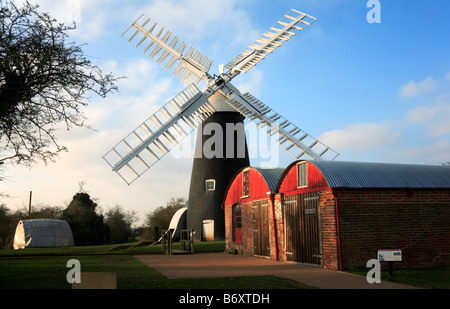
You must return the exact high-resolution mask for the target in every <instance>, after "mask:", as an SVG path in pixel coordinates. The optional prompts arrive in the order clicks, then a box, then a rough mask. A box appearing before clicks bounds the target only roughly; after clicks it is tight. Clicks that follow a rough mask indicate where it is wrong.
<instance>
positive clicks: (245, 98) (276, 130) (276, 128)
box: [227, 93, 339, 160]
mask: <svg viewBox="0 0 450 309" xmlns="http://www.w3.org/2000/svg"><path fill="white" fill-rule="evenodd" d="M227 102H228V103H229V104H230V105H231V106H233V107H234V108H235V109H236V110H237V111H239V112H240V113H242V114H243V115H244V116H245V118H247V119H249V120H250V121H252V122H253V123H255V124H256V125H257V126H258V127H259V128H261V129H265V132H266V134H267V135H269V136H270V137H272V138H273V139H276V141H277V142H278V143H279V144H280V145H281V146H282V147H283V148H284V149H285V150H286V151H287V152H288V153H289V154H291V155H292V156H293V157H294V158H296V159H297V160H298V159H300V158H302V157H303V156H310V157H311V158H312V159H314V160H321V159H325V160H334V159H335V158H336V157H337V156H338V155H339V154H338V153H337V152H336V151H334V150H332V149H331V148H330V147H328V146H326V145H325V144H323V143H322V142H320V141H319V140H317V139H315V138H314V137H312V136H311V135H309V134H308V133H306V132H305V131H303V130H302V129H300V128H298V127H297V126H296V125H294V124H292V123H291V122H289V121H288V120H287V119H285V118H283V117H282V116H281V115H279V114H278V113H276V112H275V111H273V110H272V109H271V108H269V107H268V106H267V105H265V104H264V103H262V102H261V101H260V100H258V99H257V98H255V97H254V96H252V95H251V94H249V93H245V94H243V95H242V96H240V95H236V94H234V93H233V94H232V95H231V96H230V99H229V100H227Z"/></svg>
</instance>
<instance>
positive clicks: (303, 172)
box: [297, 162, 308, 187]
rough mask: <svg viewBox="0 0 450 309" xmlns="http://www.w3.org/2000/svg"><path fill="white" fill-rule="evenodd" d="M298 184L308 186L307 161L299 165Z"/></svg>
mask: <svg viewBox="0 0 450 309" xmlns="http://www.w3.org/2000/svg"><path fill="white" fill-rule="evenodd" d="M297 176H298V179H297V186H298V187H306V186H308V165H307V163H306V162H305V163H300V164H298V165H297Z"/></svg>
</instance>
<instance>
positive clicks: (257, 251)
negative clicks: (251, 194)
mask: <svg viewBox="0 0 450 309" xmlns="http://www.w3.org/2000/svg"><path fill="white" fill-rule="evenodd" d="M252 220H253V254H254V255H262V256H270V244H269V204H268V203H267V201H264V200H263V201H256V202H253V204H252Z"/></svg>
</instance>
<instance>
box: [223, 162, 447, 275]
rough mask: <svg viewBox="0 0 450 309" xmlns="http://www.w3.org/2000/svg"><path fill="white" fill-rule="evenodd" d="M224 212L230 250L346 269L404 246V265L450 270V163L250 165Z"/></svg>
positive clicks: (233, 183) (237, 178)
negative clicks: (266, 166) (445, 267)
mask: <svg viewBox="0 0 450 309" xmlns="http://www.w3.org/2000/svg"><path fill="white" fill-rule="evenodd" d="M275 182H276V185H275ZM224 211H225V236H226V246H227V249H228V250H230V251H233V250H235V251H237V252H238V253H241V254H250V255H261V256H266V257H270V258H271V259H275V260H281V261H296V262H301V263H308V264H316V265H320V266H322V267H325V268H329V269H340V270H345V269H350V268H356V267H366V263H367V261H368V260H370V259H373V258H376V256H377V250H378V249H401V250H402V262H399V263H398V266H399V267H402V266H405V267H420V266H439V265H450V224H449V223H450V167H449V166H429V165H411V164H384V163H362V162H334V161H296V162H293V163H292V164H290V165H289V166H288V167H287V168H286V169H284V170H282V172H281V170H280V169H275V170H264V169H256V168H246V169H243V170H241V171H240V172H238V173H237V174H236V175H235V176H234V178H233V179H232V181H231V182H230V184H229V187H228V190H227V194H226V196H225V202H224Z"/></svg>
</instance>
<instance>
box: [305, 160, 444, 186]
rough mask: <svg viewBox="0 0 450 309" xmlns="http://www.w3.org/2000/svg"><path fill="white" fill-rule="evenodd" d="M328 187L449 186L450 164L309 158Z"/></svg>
mask: <svg viewBox="0 0 450 309" xmlns="http://www.w3.org/2000/svg"><path fill="white" fill-rule="evenodd" d="M309 162H311V163H312V164H314V165H315V166H316V167H317V168H318V169H319V170H320V171H321V172H322V174H323V176H324V177H325V179H326V180H327V182H328V185H329V186H330V187H331V188H450V166H443V165H417V164H395V163H367V162H344V161H309Z"/></svg>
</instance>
